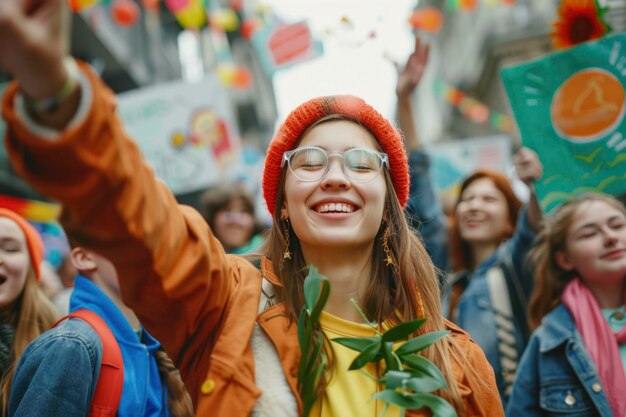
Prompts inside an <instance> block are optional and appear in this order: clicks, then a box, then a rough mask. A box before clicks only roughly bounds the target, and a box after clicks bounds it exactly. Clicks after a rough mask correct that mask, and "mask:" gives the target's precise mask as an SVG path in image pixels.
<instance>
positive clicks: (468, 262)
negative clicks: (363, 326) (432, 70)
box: [396, 38, 543, 402]
mask: <svg viewBox="0 0 626 417" xmlns="http://www.w3.org/2000/svg"><path fill="white" fill-rule="evenodd" d="M428 53H429V46H428V45H425V44H424V43H423V42H421V41H420V39H419V38H416V43H415V50H414V51H413V53H412V54H411V55H410V56H409V59H408V61H407V64H406V65H405V67H404V68H403V69H402V71H401V72H400V74H399V77H398V82H397V85H396V95H397V98H398V122H399V125H400V128H401V130H402V131H403V133H404V135H405V142H406V145H407V148H408V150H409V164H410V167H411V194H410V195H411V196H410V200H409V204H408V206H407V212H408V214H409V217H410V218H411V219H412V221H413V223H414V226H415V227H416V228H418V229H419V230H420V232H421V234H422V236H423V238H424V241H425V245H426V248H427V249H428V251H429V253H430V255H431V257H432V258H433V261H434V263H435V265H436V266H437V267H439V269H440V270H441V271H443V272H447V271H451V272H452V274H451V276H450V277H449V278H447V279H444V283H443V285H444V287H445V292H444V294H445V295H444V314H447V315H448V317H449V318H451V319H452V320H453V321H454V322H456V323H457V324H458V325H460V326H461V328H463V329H465V330H466V331H468V332H469V333H470V335H471V336H472V338H473V339H474V340H476V341H477V342H478V344H479V345H480V346H481V347H482V349H483V350H484V351H485V354H486V355H487V359H488V360H489V362H490V363H491V365H492V366H493V368H494V370H495V373H496V380H497V383H498V389H499V390H500V395H501V397H502V399H503V402H505V401H506V399H507V398H508V395H509V392H510V389H511V384H512V382H513V379H514V377H515V371H516V366H517V362H518V357H519V356H520V355H521V353H522V351H523V349H524V346H525V344H526V341H527V339H528V337H529V332H528V325H527V321H526V308H527V304H528V303H527V298H528V296H529V294H530V291H531V290H532V275H531V274H530V273H529V271H526V270H525V269H526V268H525V267H524V260H525V257H526V254H527V253H528V250H529V249H530V246H531V244H532V241H533V239H534V236H535V231H536V230H538V228H539V223H540V221H541V210H540V209H539V206H538V204H537V201H536V198H535V196H534V191H533V185H532V182H533V181H534V180H536V179H538V178H540V177H541V174H542V170H543V169H542V166H541V163H540V162H539V160H538V158H537V156H536V155H535V153H534V152H532V151H531V150H529V149H526V148H522V149H521V150H520V151H519V152H518V153H517V154H516V155H515V158H514V164H515V168H516V170H517V174H518V176H519V178H520V179H521V180H522V181H524V182H525V183H526V184H527V185H528V186H529V188H530V190H531V197H530V204H529V205H528V206H522V203H521V202H520V201H519V199H518V198H517V197H516V195H515V193H514V192H513V189H512V187H511V184H510V182H509V180H508V179H507V177H506V176H504V175H502V174H500V173H497V172H492V171H487V170H480V171H477V172H475V173H473V174H472V175H470V176H469V177H468V178H466V179H465V180H464V181H463V183H462V184H461V187H460V191H459V196H458V199H457V201H456V203H455V205H454V209H453V212H452V215H451V217H450V221H449V225H448V227H446V219H445V216H444V213H443V211H442V209H441V203H440V202H439V200H438V197H437V196H436V195H435V193H434V190H433V187H432V184H431V178H430V176H429V174H428V168H429V164H430V159H429V156H428V155H427V154H426V152H425V151H424V150H423V149H422V147H421V143H420V141H419V138H418V136H417V133H416V128H415V123H414V120H413V109H412V104H411V94H412V93H413V91H414V89H415V88H416V86H417V84H418V82H419V79H420V77H421V75H422V72H423V70H424V67H425V65H426V63H427V61H428ZM446 249H447V250H446ZM507 294H508V296H507Z"/></svg>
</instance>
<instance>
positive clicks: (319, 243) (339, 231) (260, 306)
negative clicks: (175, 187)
mask: <svg viewBox="0 0 626 417" xmlns="http://www.w3.org/2000/svg"><path fill="white" fill-rule="evenodd" d="M63 5H64V1H62V0H48V1H43V2H32V3H31V4H30V5H29V7H28V8H26V7H25V6H22V5H21V3H20V2H13V1H2V0H0V66H2V67H3V68H5V69H6V70H8V71H9V72H10V73H11V74H12V76H13V77H14V78H15V82H13V83H12V84H11V86H10V87H9V88H8V89H7V91H6V93H5V95H4V98H3V101H2V115H3V118H4V119H5V121H6V123H7V126H8V133H7V137H6V147H7V150H8V152H9V155H10V157H11V161H12V163H13V165H14V167H15V169H16V170H17V171H18V172H19V174H20V175H21V176H22V177H23V178H24V179H25V180H26V181H28V182H29V183H30V184H31V185H32V186H33V187H34V188H35V189H36V190H37V191H38V192H40V193H41V194H42V195H46V196H48V197H50V198H52V199H54V200H56V201H59V202H60V203H61V204H62V206H63V215H62V217H61V222H62V225H63V227H64V229H65V231H66V233H67V235H68V237H69V240H70V242H71V246H72V251H71V254H70V255H69V262H70V263H71V265H72V266H73V267H74V268H75V270H76V271H77V275H76V277H75V280H74V284H73V285H74V289H73V291H72V293H71V298H70V301H69V313H70V314H69V315H63V314H59V312H58V310H56V309H55V307H54V306H53V305H52V303H51V302H50V301H49V300H48V299H47V297H46V296H45V295H44V294H43V292H42V291H41V288H40V285H39V284H38V280H39V278H40V265H41V260H42V256H43V244H42V242H41V239H40V238H39V236H38V234H37V232H36V230H34V229H33V228H32V226H31V225H29V223H28V222H27V221H26V220H25V219H24V218H22V217H20V216H19V215H17V214H16V213H14V212H11V211H9V210H5V209H0V311H1V318H2V320H1V323H0V359H1V362H0V372H1V377H2V380H1V384H2V385H1V387H2V392H1V398H2V404H1V407H2V413H3V415H8V416H34V415H37V416H85V415H93V416H95V415H98V416H103V415H106V416H109V415H110V416H113V415H118V416H169V415H172V416H176V417H178V416H181V417H182V416H192V415H196V416H208V415H216V416H241V417H249V416H255V417H261V416H275V417H287V416H294V417H295V416H299V415H301V413H302V410H303V401H304V398H303V396H302V395H301V392H300V390H299V387H301V386H302V383H303V381H302V380H300V379H299V377H298V367H299V363H300V360H301V350H300V349H301V348H300V345H299V343H301V341H302V337H301V335H299V334H298V332H299V323H300V321H301V311H302V309H303V307H304V306H305V305H306V303H307V300H306V299H305V298H306V297H307V295H306V294H305V293H307V292H310V290H307V289H306V288H305V278H306V277H307V274H308V272H309V267H310V266H315V268H316V269H317V270H318V271H319V272H320V274H322V275H324V276H325V277H327V279H328V281H329V283H330V288H331V291H330V295H329V297H328V300H327V303H326V305H325V307H324V311H323V312H322V313H321V315H320V318H319V321H318V322H316V323H314V324H313V327H312V333H313V334H314V335H316V336H320V338H321V340H324V342H323V343H321V344H320V345H319V346H318V347H317V348H318V349H319V351H320V352H323V356H322V357H324V358H325V359H324V360H320V362H319V364H320V366H322V368H323V370H322V372H321V373H320V374H319V378H318V379H316V380H315V386H313V390H314V391H315V393H316V394H317V395H318V397H319V398H318V400H317V401H316V402H315V404H313V406H312V409H311V412H310V414H309V415H315V416H329V417H335V416H336V417H339V416H342V417H343V416H379V415H383V414H384V415H388V416H397V415H403V414H402V413H404V412H406V415H408V416H428V415H431V414H429V413H430V412H429V410H428V409H429V408H431V406H432V404H433V403H428V402H425V403H423V404H421V406H420V407H408V408H409V409H407V410H401V407H399V406H398V405H397V404H396V405H391V406H389V405H388V404H384V403H383V401H381V400H380V399H377V400H370V398H371V397H372V395H373V394H375V393H377V392H378V391H379V390H380V389H381V381H380V380H379V379H377V377H378V376H379V375H381V373H382V372H383V369H381V366H380V365H378V364H376V363H370V364H368V367H367V368H366V372H357V371H351V370H349V369H350V367H351V363H352V362H353V361H354V360H355V358H356V357H357V354H358V353H357V352H355V351H354V350H351V349H349V348H347V347H346V346H345V345H343V344H339V343H338V342H337V341H335V340H333V338H334V337H335V336H337V335H339V336H342V337H354V338H363V337H370V338H375V337H376V336H377V334H380V332H384V331H386V330H387V329H391V328H392V327H394V326H397V325H400V324H402V323H406V322H410V321H413V320H417V319H424V318H426V319H427V321H426V324H425V325H423V326H421V327H420V328H419V329H418V330H416V331H415V332H414V333H412V334H411V337H418V336H421V335H425V334H426V333H428V332H435V331H446V332H447V333H446V335H445V336H443V337H442V338H441V339H440V340H438V341H437V342H435V343H433V344H432V345H431V346H429V347H428V348H426V349H424V350H423V351H422V352H421V355H423V357H425V358H427V359H429V360H430V361H432V363H434V364H435V366H436V367H437V368H438V370H439V371H440V373H441V376H442V378H443V380H444V381H445V384H444V387H443V388H440V389H437V390H436V391H435V393H434V394H435V396H434V397H433V398H439V399H443V400H445V401H446V402H448V403H449V404H450V405H451V407H452V408H453V409H454V410H455V411H456V413H457V415H459V416H490V417H491V416H503V415H505V414H506V415H507V416H560V415H566V414H567V415H581V416H582V415H586V416H587V415H588V416H591V415H594V416H595V415H597V416H623V415H624V413H625V411H626V399H625V398H626V397H625V396H624V392H626V311H625V310H624V301H625V297H626V285H625V278H626V210H625V209H624V206H623V204H622V203H621V202H619V201H618V200H616V199H615V198H613V197H611V196H608V195H605V194H601V193H589V194H586V195H583V196H580V197H578V198H576V199H574V200H572V201H569V202H567V203H565V204H563V205H562V206H561V207H559V208H558V209H556V210H555V211H554V212H553V213H551V214H550V215H549V216H544V215H543V214H542V211H541V209H540V206H539V204H538V201H537V198H536V196H535V193H534V187H533V183H534V181H536V180H538V179H540V178H541V176H542V165H541V162H540V155H537V154H536V153H535V152H533V151H532V150H530V149H527V148H521V149H520V150H519V151H518V152H517V153H516V155H515V156H514V159H513V162H514V165H515V169H516V173H517V176H518V177H519V178H520V179H521V180H522V181H523V182H524V183H525V184H526V185H527V186H528V188H529V190H530V198H529V199H528V201H527V202H526V203H522V202H521V201H520V200H519V199H518V197H517V196H516V194H515V192H514V191H513V188H512V186H511V182H510V180H509V178H508V177H506V176H504V175H502V174H501V173H497V172H492V171H487V170H479V171H476V172H473V173H471V174H470V175H469V176H468V177H467V178H465V179H464V181H462V183H461V185H460V189H459V194H458V199H457V201H456V203H455V204H454V207H453V210H452V213H451V215H450V216H449V217H448V216H446V215H445V214H444V212H443V210H442V208H441V203H440V201H439V199H438V196H437V195H436V192H435V191H434V187H433V184H432V179H431V178H430V175H429V169H428V168H429V164H430V157H429V155H428V153H427V151H426V150H425V149H424V148H423V146H422V144H421V141H420V139H419V135H418V133H417V129H416V126H415V121H414V118H413V114H414V111H413V108H412V100H411V97H412V95H413V94H414V92H415V89H416V88H417V87H418V85H419V82H420V79H421V77H422V75H423V71H424V69H425V67H426V65H427V62H428V55H429V46H428V45H427V44H425V43H424V42H423V41H422V40H421V39H420V38H419V37H416V39H415V49H414V51H413V52H412V53H411V54H410V56H409V57H408V60H407V62H406V64H405V65H403V66H402V67H401V68H400V72H399V74H398V80H397V85H396V96H397V103H398V105H397V106H398V114H397V118H398V120H397V122H398V123H397V124H398V128H396V127H395V126H394V123H392V122H390V121H389V120H387V119H386V118H384V117H383V116H382V115H381V114H380V113H379V112H378V111H377V110H376V109H374V108H373V107H372V106H370V105H369V104H367V103H366V102H364V101H363V100H362V99H360V98H358V97H354V96H324V97H318V98H314V99H311V100H309V101H307V102H305V103H302V104H301V105H299V106H298V107H296V108H295V109H294V110H293V111H292V112H291V113H290V114H289V115H288V116H287V118H286V119H285V120H284V121H283V122H282V124H281V126H280V127H279V129H278V130H277V132H276V133H275V135H274V137H273V139H272V140H271V142H270V144H269V147H268V149H267V155H266V159H265V166H264V171H263V178H262V193H263V198H264V200H265V203H266V205H267V207H268V209H269V211H270V213H271V215H272V224H271V225H270V226H269V228H267V229H266V230H264V228H263V227H262V226H261V225H260V224H259V223H258V221H257V219H256V216H255V209H254V202H253V199H252V198H251V196H250V195H249V193H248V192H247V191H245V190H244V189H242V188H241V187H239V186H234V185H233V186H229V187H226V188H215V189H211V190H207V192H206V193H205V194H204V195H203V197H202V207H203V209H202V212H201V213H200V212H198V211H196V210H195V209H193V208H191V207H188V206H182V205H179V204H177V202H176V199H175V198H174V196H173V195H172V193H171V192H170V191H169V190H168V189H167V187H166V186H165V185H164V184H163V183H162V182H160V181H158V180H157V179H156V178H155V176H154V173H153V171H152V170H151V169H150V168H149V166H148V165H147V164H146V163H145V162H144V161H143V159H142V157H141V154H140V152H139V150H138V148H137V146H136V144H135V143H134V141H133V140H132V138H130V137H129V136H128V135H127V134H126V133H125V131H124V127H123V125H122V124H121V121H120V119H119V118H118V117H117V115H116V110H115V97H114V94H113V93H112V92H111V91H110V90H109V89H108V88H107V87H106V86H105V85H104V84H103V82H102V81H101V80H100V79H99V78H98V76H97V75H96V74H95V73H94V72H93V70H92V69H91V68H90V67H89V66H88V65H86V64H85V63H82V62H79V61H77V60H74V59H72V58H70V57H69V56H68V55H67V33H66V32H67V23H66V16H65V14H64V7H63ZM43 69H45V70H43ZM354 304H356V305H357V306H358V307H359V308H355V305H354ZM363 316H364V317H363ZM317 340H320V339H319V338H318V339H317ZM372 340H373V339H372ZM394 341H395V340H394ZM390 354H392V353H391V351H390ZM371 375H374V378H371V377H370V376H371ZM306 377H311V378H312V377H313V376H312V375H307V376H306ZM306 377H305V378H306ZM409 388H410V389H411V390H417V388H415V386H414V385H411V386H409ZM404 394H405V395H406V394H407V392H406V390H405V391H404ZM398 395H400V394H398ZM408 395H410V392H409V394H408ZM420 398H424V397H420ZM428 398H430V397H428ZM432 401H435V400H432ZM413 405H415V404H413ZM505 410H506V413H505Z"/></svg>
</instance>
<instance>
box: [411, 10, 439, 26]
mask: <svg viewBox="0 0 626 417" xmlns="http://www.w3.org/2000/svg"><path fill="white" fill-rule="evenodd" d="M409 24H410V25H411V27H412V28H413V29H417V30H423V31H424V32H438V31H439V29H441V26H442V25H443V16H442V15H441V12H440V11H439V9H437V8H436V7H423V8H420V9H417V10H415V11H414V12H413V13H412V14H411V16H410V17H409Z"/></svg>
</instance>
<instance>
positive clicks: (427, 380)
mask: <svg viewBox="0 0 626 417" xmlns="http://www.w3.org/2000/svg"><path fill="white" fill-rule="evenodd" d="M447 386H448V384H446V381H441V380H439V379H437V378H433V377H432V376H429V375H416V376H412V377H411V378H409V379H408V381H407V382H406V387H407V388H410V389H411V390H413V392H416V393H417V392H420V393H427V392H433V391H436V390H438V389H441V388H446V387H447Z"/></svg>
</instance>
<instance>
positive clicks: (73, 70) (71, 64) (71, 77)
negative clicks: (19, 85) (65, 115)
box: [22, 58, 79, 113]
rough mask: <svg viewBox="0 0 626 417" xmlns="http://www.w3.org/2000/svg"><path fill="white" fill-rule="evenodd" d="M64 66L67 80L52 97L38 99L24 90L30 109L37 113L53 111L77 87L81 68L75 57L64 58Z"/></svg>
mask: <svg viewBox="0 0 626 417" xmlns="http://www.w3.org/2000/svg"><path fill="white" fill-rule="evenodd" d="M63 66H64V67H65V68H66V70H67V74H68V77H67V81H66V82H65V84H63V87H61V89H60V90H59V91H57V92H56V93H55V94H54V95H53V96H52V97H48V98H44V99H39V100H37V99H34V98H31V97H29V96H27V95H26V94H24V93H23V92H22V95H23V96H24V103H25V104H26V107H27V108H28V109H29V110H32V111H34V112H35V113H51V112H54V111H55V110H57V109H58V108H59V106H60V105H61V103H63V102H64V101H65V100H67V98H69V97H70V95H71V94H72V92H73V91H74V89H75V88H76V85H78V77H79V69H78V66H77V65H76V61H74V58H66V59H64V60H63Z"/></svg>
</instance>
